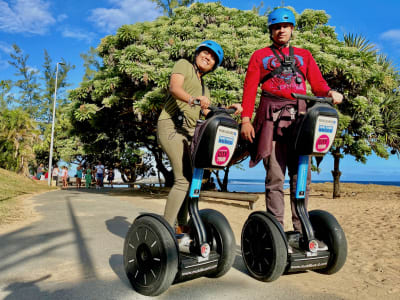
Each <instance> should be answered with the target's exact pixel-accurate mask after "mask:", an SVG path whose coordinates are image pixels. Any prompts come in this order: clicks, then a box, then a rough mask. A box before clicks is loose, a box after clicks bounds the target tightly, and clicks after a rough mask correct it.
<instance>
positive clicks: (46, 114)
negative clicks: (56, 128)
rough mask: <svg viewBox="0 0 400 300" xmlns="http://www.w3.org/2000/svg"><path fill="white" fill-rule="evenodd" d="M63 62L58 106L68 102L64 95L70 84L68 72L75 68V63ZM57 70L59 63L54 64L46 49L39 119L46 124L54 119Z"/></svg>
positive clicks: (59, 74) (59, 78) (58, 83)
mask: <svg viewBox="0 0 400 300" xmlns="http://www.w3.org/2000/svg"><path fill="white" fill-rule="evenodd" d="M61 63H62V64H59V68H58V75H57V106H64V105H65V104H67V98H66V97H63V96H64V90H65V88H66V87H68V86H70V84H68V82H67V76H68V72H69V71H70V70H72V69H74V68H75V66H74V65H71V64H69V63H67V62H66V61H65V60H64V59H61ZM56 71H57V65H56V64H53V61H52V59H51V57H50V55H49V54H48V53H47V51H46V50H44V63H43V77H42V78H41V79H42V82H43V89H42V93H41V99H42V100H41V105H40V117H39V120H40V121H42V122H43V123H45V124H46V125H48V124H51V121H52V115H53V101H54V90H55V84H56Z"/></svg>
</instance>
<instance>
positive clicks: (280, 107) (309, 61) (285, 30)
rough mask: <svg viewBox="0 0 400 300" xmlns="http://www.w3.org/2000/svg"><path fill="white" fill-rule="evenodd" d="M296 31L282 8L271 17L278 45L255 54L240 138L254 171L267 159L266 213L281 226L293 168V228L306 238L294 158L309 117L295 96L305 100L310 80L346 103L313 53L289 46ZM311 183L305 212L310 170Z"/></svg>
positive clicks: (325, 93)
mask: <svg viewBox="0 0 400 300" xmlns="http://www.w3.org/2000/svg"><path fill="white" fill-rule="evenodd" d="M295 25H296V20H295V16H294V14H293V12H292V11H291V10H289V9H287V8H278V9H276V10H275V11H273V12H272V13H271V14H270V15H269V17H268V26H269V31H270V38H271V40H272V42H273V44H272V45H271V46H270V47H266V48H262V49H259V50H257V51H255V52H254V53H253V55H252V56H251V58H250V61H249V65H248V69H247V74H246V79H245V82H244V87H243V98H242V107H243V112H242V115H241V116H242V129H241V135H242V138H243V139H245V140H247V141H249V142H250V143H251V146H250V153H251V160H250V167H253V166H255V165H256V164H257V163H258V162H259V161H260V160H261V159H263V162H264V167H265V169H266V171H267V176H266V179H265V199H266V205H267V210H268V212H270V213H271V214H273V215H274V216H275V217H276V219H277V220H278V221H279V222H280V223H281V224H282V226H283V225H284V224H283V220H284V193H283V184H284V180H285V172H286V167H287V168H288V172H289V177H290V186H291V187H290V198H291V207H292V222H293V227H294V230H296V231H299V232H301V231H302V228H301V223H300V220H299V218H298V216H297V213H296V210H295V208H294V199H295V188H296V180H297V163H298V155H296V154H295V153H294V150H293V146H292V144H291V142H292V141H293V138H292V137H293V130H294V125H295V123H296V120H297V119H298V117H299V115H301V114H304V113H305V111H306V107H305V103H304V101H302V100H300V101H299V102H298V105H297V100H295V99H294V98H293V97H292V96H291V94H292V93H298V94H306V83H305V81H306V80H308V82H309V83H310V85H311V88H312V92H313V93H314V94H315V95H316V96H324V97H325V96H328V97H332V98H333V103H334V104H339V103H341V102H342V99H343V96H342V94H340V93H338V92H336V91H334V90H332V89H330V87H329V86H328V84H327V83H326V81H325V80H324V79H323V77H322V75H321V71H320V70H319V68H318V66H317V64H316V62H315V60H314V58H313V57H312V55H311V53H310V52H309V51H308V50H305V49H301V48H295V47H292V46H290V39H291V37H292V33H293V30H294V26H295ZM259 84H260V85H261V89H262V95H261V99H260V105H259V107H258V109H257V114H256V118H255V120H254V123H253V124H251V122H250V120H251V117H252V114H253V110H254V104H255V99H256V95H257V88H258V85H259ZM253 125H254V126H253ZM307 177H308V178H307V192H306V194H307V195H306V199H305V204H306V206H307V201H308V191H309V184H310V181H311V171H310V168H309V173H308V176H307Z"/></svg>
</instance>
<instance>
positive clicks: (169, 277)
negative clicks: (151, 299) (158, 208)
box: [123, 215, 178, 296]
mask: <svg viewBox="0 0 400 300" xmlns="http://www.w3.org/2000/svg"><path fill="white" fill-rule="evenodd" d="M123 255H124V267H125V272H126V275H127V276H128V279H129V281H130V283H131V285H132V287H133V289H134V290H135V291H137V292H138V293H140V294H142V295H146V296H157V295H160V294H161V293H163V292H164V291H166V290H167V289H168V288H169V286H170V285H171V284H172V282H173V280H174V278H175V276H176V273H177V271H178V251H177V249H176V244H175V241H174V239H173V237H172V236H171V233H170V230H169V229H168V228H167V227H166V225H165V224H163V223H162V222H160V220H158V219H157V218H155V217H152V216H148V215H146V216H141V217H139V218H137V219H136V220H135V221H134V222H133V224H132V226H131V227H130V228H129V231H128V233H127V235H126V238H125V244H124V254H123Z"/></svg>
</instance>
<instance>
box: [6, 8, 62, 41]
mask: <svg viewBox="0 0 400 300" xmlns="http://www.w3.org/2000/svg"><path fill="white" fill-rule="evenodd" d="M8 2H9V3H7V2H6V1H2V0H0V31H4V32H8V33H22V32H23V33H31V34H39V35H42V34H45V33H46V32H47V29H48V27H49V26H50V25H52V24H54V23H55V19H54V18H53V17H52V15H51V13H50V12H49V7H50V3H49V2H47V1H44V0H11V1H8Z"/></svg>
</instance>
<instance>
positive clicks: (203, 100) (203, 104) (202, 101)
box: [196, 96, 211, 109]
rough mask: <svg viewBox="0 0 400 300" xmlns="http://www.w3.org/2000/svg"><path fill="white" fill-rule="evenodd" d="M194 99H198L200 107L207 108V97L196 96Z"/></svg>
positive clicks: (208, 104) (208, 101)
mask: <svg viewBox="0 0 400 300" xmlns="http://www.w3.org/2000/svg"><path fill="white" fill-rule="evenodd" d="M196 100H199V101H200V107H201V109H207V108H208V107H209V106H210V104H211V101H210V99H208V98H207V97H206V96H198V97H196Z"/></svg>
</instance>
